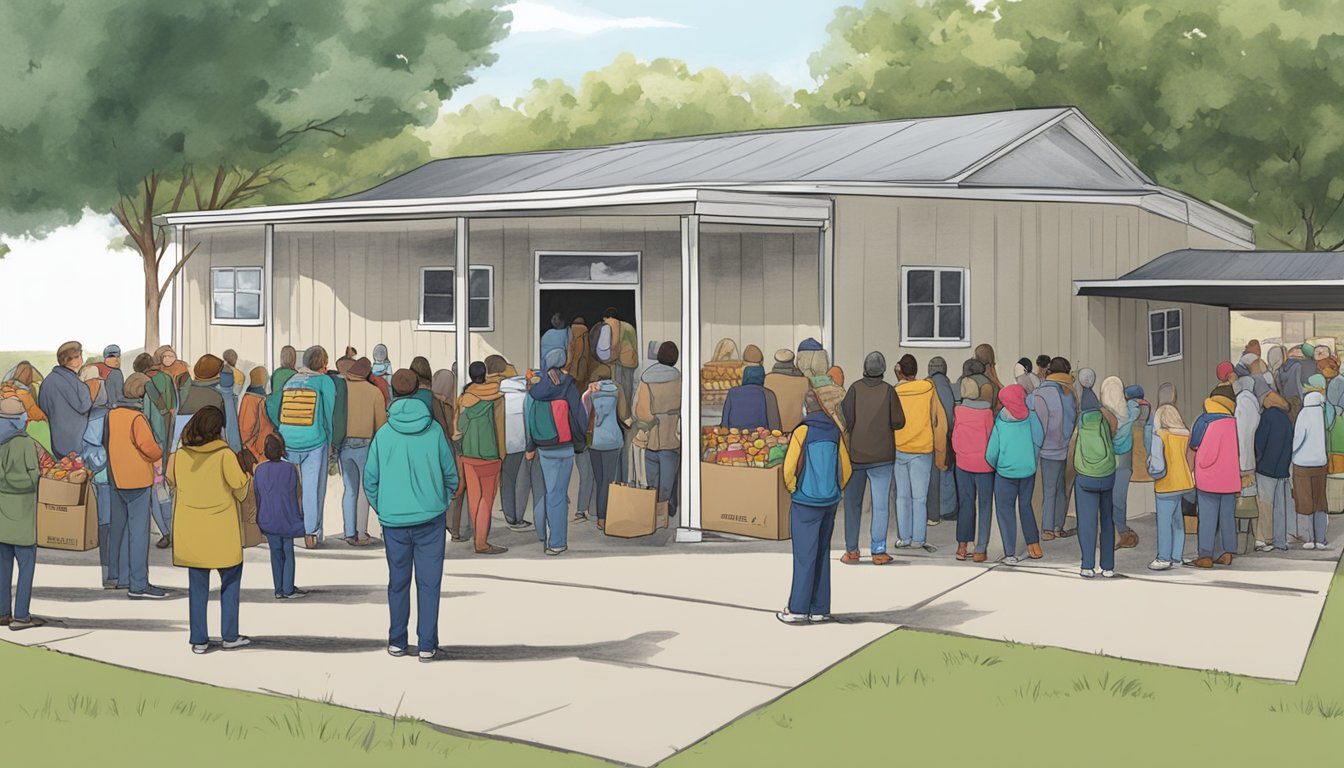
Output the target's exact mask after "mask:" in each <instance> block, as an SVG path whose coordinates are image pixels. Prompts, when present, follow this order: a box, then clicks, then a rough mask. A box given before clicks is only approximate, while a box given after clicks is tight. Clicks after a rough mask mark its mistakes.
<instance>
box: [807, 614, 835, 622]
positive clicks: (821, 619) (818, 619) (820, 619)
mask: <svg viewBox="0 0 1344 768" xmlns="http://www.w3.org/2000/svg"><path fill="white" fill-rule="evenodd" d="M807 621H808V623H810V624H829V623H831V622H832V621H835V619H833V618H831V616H830V614H826V615H824V616H819V615H817V614H812V615H810V616H808V617H807Z"/></svg>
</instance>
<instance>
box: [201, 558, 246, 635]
mask: <svg viewBox="0 0 1344 768" xmlns="http://www.w3.org/2000/svg"><path fill="white" fill-rule="evenodd" d="M218 570H219V623H220V637H221V638H222V639H224V640H227V641H230V642H231V641H234V640H237V639H238V598H239V597H240V596H241V594H242V589H241V588H240V585H241V583H242V581H243V564H242V563H239V564H237V565H235V566H233V567H232V568H220V569H218ZM187 583H188V589H187V600H188V606H187V610H188V611H189V612H190V615H191V644H192V645H204V644H206V643H208V642H210V625H209V621H208V620H207V619H206V617H205V609H206V608H208V607H209V606H210V569H209V568H189V569H188V570H187Z"/></svg>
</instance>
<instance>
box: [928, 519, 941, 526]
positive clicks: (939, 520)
mask: <svg viewBox="0 0 1344 768" xmlns="http://www.w3.org/2000/svg"><path fill="white" fill-rule="evenodd" d="M941 522H943V521H942V518H938V517H935V518H933V519H932V520H930V521H929V522H928V523H927V525H928V526H929V527H930V528H932V527H933V526H935V525H937V524H939V523H941Z"/></svg>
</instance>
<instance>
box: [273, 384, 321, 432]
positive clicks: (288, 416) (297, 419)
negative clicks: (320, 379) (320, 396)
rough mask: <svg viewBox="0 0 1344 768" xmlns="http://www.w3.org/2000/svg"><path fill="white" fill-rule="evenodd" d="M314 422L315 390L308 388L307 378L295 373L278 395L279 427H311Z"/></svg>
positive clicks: (315, 415)
mask: <svg viewBox="0 0 1344 768" xmlns="http://www.w3.org/2000/svg"><path fill="white" fill-rule="evenodd" d="M316 422H317V390H315V389H313V388H312V387H309V386H308V377H307V376H305V375H303V374H301V373H296V374H294V376H292V377H290V379H289V381H287V382H285V388H284V389H283V390H282V391H281V393H280V425H281V426H286V427H311V426H313V424H314V423H316Z"/></svg>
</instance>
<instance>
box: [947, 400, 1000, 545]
mask: <svg viewBox="0 0 1344 768" xmlns="http://www.w3.org/2000/svg"><path fill="white" fill-rule="evenodd" d="M954 414H955V415H954V417H953V419H952V452H953V453H955V454H956V456H957V462H956V478H957V496H958V500H959V501H960V504H959V505H958V506H959V509H958V510H957V559H958V560H965V559H966V554H967V553H966V550H967V549H969V548H970V545H971V542H972V541H974V542H975V554H974V556H973V558H972V559H974V560H975V562H977V563H983V562H984V561H985V559H986V557H987V555H986V554H985V552H986V551H987V550H988V548H989V521H990V510H991V508H992V505H993V503H994V468H993V467H991V466H990V465H989V463H988V462H987V461H985V449H986V448H987V447H988V446H989V433H990V432H992V431H993V430H994V411H993V410H992V409H991V408H990V403H989V402H988V401H986V400H981V399H980V387H979V386H978V385H977V384H976V382H975V380H974V379H971V378H966V379H962V380H961V404H960V405H958V406H957V407H956V409H955V410H954Z"/></svg>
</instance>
